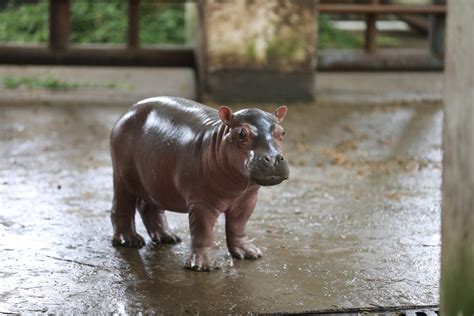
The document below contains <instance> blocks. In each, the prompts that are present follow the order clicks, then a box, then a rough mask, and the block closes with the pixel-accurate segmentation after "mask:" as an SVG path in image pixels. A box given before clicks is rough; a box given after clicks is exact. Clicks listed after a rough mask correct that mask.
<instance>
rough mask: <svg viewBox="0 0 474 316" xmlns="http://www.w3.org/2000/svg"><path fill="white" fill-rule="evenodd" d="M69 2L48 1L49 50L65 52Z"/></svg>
mask: <svg viewBox="0 0 474 316" xmlns="http://www.w3.org/2000/svg"><path fill="white" fill-rule="evenodd" d="M69 20H70V12H69V0H49V39H48V44H49V48H50V49H51V50H53V51H62V50H66V49H67V48H68V46H69V31H70V23H69Z"/></svg>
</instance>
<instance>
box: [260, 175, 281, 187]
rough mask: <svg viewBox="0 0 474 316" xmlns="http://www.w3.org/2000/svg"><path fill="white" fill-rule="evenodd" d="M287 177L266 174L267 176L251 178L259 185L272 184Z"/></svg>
mask: <svg viewBox="0 0 474 316" xmlns="http://www.w3.org/2000/svg"><path fill="white" fill-rule="evenodd" d="M287 179H288V177H282V176H268V177H263V178H256V179H253V181H255V182H256V183H257V184H259V185H263V186H272V185H277V184H280V183H282V182H283V181H284V180H287Z"/></svg>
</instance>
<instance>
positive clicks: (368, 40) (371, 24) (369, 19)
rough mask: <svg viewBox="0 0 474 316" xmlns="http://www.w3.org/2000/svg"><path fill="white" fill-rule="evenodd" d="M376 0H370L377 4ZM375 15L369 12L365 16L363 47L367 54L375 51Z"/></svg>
mask: <svg viewBox="0 0 474 316" xmlns="http://www.w3.org/2000/svg"><path fill="white" fill-rule="evenodd" d="M377 4H378V0H372V5H377ZM376 21H377V15H375V14H373V13H370V14H367V16H366V17H365V25H366V28H365V41H364V48H365V51H366V52H367V53H369V54H373V53H375V49H376V47H377V42H376V39H377V27H376V24H375V23H376Z"/></svg>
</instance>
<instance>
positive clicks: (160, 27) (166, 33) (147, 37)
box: [140, 1, 186, 44]
mask: <svg viewBox="0 0 474 316" xmlns="http://www.w3.org/2000/svg"><path fill="white" fill-rule="evenodd" d="M140 30H142V31H141V32H140V38H141V42H142V43H143V44H184V43H185V42H186V38H185V11H184V5H183V4H170V3H168V4H163V3H157V2H153V1H142V2H141V4H140Z"/></svg>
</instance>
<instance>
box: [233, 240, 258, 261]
mask: <svg viewBox="0 0 474 316" xmlns="http://www.w3.org/2000/svg"><path fill="white" fill-rule="evenodd" d="M229 252H230V254H231V255H232V257H234V258H236V259H258V258H260V257H262V251H260V249H258V247H257V246H255V245H254V244H252V243H245V244H241V245H237V246H232V247H230V248H229Z"/></svg>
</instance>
